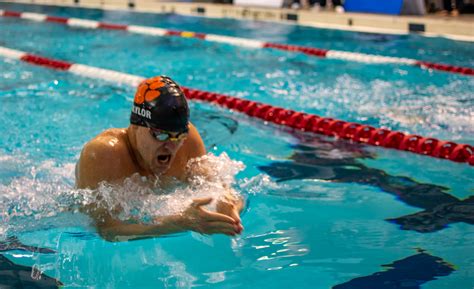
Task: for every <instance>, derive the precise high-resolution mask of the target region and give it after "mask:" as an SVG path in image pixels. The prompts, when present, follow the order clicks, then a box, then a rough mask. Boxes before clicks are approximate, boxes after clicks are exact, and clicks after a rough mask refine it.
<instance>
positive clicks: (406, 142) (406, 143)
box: [182, 87, 474, 166]
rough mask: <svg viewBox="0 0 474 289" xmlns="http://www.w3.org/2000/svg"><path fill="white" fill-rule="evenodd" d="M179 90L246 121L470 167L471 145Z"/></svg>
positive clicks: (473, 156)
mask: <svg viewBox="0 0 474 289" xmlns="http://www.w3.org/2000/svg"><path fill="white" fill-rule="evenodd" d="M182 89H183V91H184V93H185V94H186V97H188V98H189V99H194V100H201V101H206V102H210V103H214V104H217V105H219V106H223V107H226V108H228V109H231V110H235V111H239V112H242V113H245V114H246V115H248V116H250V117H255V118H260V119H262V120H265V121H268V122H272V123H275V124H278V125H284V126H287V127H290V128H293V129H296V130H301V131H304V132H312V133H317V134H323V135H327V136H333V137H339V138H342V139H348V140H352V141H354V142H358V143H364V144H368V145H373V146H381V147H385V148H392V149H397V150H402V151H409V152H413V153H417V154H422V155H427V156H432V157H436V158H442V159H448V160H451V161H454V162H461V163H463V162H467V163H469V164H470V165H471V166H472V165H474V147H473V146H471V145H467V144H457V143H454V142H450V141H440V140H437V139H435V138H427V137H422V136H419V135H412V134H404V133H402V132H399V131H391V130H388V129H382V128H375V127H372V126H369V125H364V124H360V123H356V122H346V121H343V120H337V119H333V118H327V117H321V116H318V115H313V114H307V113H303V112H297V111H294V110H289V109H286V108H282V107H276V106H272V105H269V104H265V103H261V102H256V101H251V100H245V99H240V98H236V97H232V96H227V95H224V94H219V93H212V92H206V91H200V90H196V89H191V88H186V87H182Z"/></svg>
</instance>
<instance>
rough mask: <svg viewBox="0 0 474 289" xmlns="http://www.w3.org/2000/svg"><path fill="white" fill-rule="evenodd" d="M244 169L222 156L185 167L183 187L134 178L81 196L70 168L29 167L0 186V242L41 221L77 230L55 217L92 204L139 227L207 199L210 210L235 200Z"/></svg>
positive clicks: (70, 165)
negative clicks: (226, 199) (222, 200)
mask: <svg viewBox="0 0 474 289" xmlns="http://www.w3.org/2000/svg"><path fill="white" fill-rule="evenodd" d="M244 168H245V166H244V164H243V163H242V162H238V161H234V160H232V159H230V158H229V156H228V155H227V154H226V153H222V154H221V155H219V156H215V155H213V154H207V155H205V156H203V157H201V158H197V159H194V160H192V161H190V162H189V164H188V166H187V172H188V175H189V182H186V183H185V182H181V181H178V180H171V181H166V182H165V181H163V180H156V179H151V178H145V177H142V176H140V175H138V174H136V175H133V176H131V177H130V178H127V179H125V180H124V182H123V184H120V185H112V184H107V183H101V184H100V186H99V188H98V189H97V190H87V189H76V188H74V170H75V169H74V164H73V163H67V164H64V165H62V166H61V165H58V164H56V163H55V162H53V161H45V162H43V163H41V164H40V165H39V166H33V167H31V168H30V169H29V172H28V173H26V176H25V175H24V176H22V177H17V178H14V179H13V180H12V181H11V182H10V183H9V184H6V185H4V184H0V192H1V194H0V219H1V220H2V222H1V225H0V237H2V235H4V236H6V235H7V234H12V233H18V232H20V231H25V230H35V229H38V228H39V227H41V226H44V222H43V223H42V222H41V221H43V220H44V219H53V220H56V219H58V220H60V223H59V224H55V225H57V226H67V225H71V226H77V223H76V220H75V219H76V218H75V217H73V218H72V219H71V218H61V217H60V215H61V214H70V213H71V212H73V213H78V212H79V211H81V208H83V207H86V206H88V205H91V204H94V203H96V204H97V203H99V204H100V205H101V207H104V208H107V209H108V211H109V212H110V214H111V215H112V216H115V217H117V218H119V219H121V220H128V221H130V220H135V221H140V222H153V219H154V218H155V217H158V216H165V215H174V214H179V213H180V212H182V211H184V210H185V209H186V208H187V207H188V206H189V205H190V204H191V202H192V200H193V199H196V198H204V197H212V198H213V202H212V203H211V204H210V205H209V206H208V209H211V210H214V209H215V203H216V200H218V199H220V198H221V197H223V196H224V194H226V193H228V192H229V191H232V192H234V193H235V194H238V193H237V191H235V190H233V189H231V188H232V187H233V186H235V187H237V189H238V190H239V185H236V184H235V179H236V175H237V174H238V173H239V172H240V171H242V170H243V169H244ZM256 185H259V184H256ZM74 215H83V214H74ZM78 218H79V217H78ZM32 220H34V222H32ZM41 223H42V225H40V224H41ZM81 223H83V222H81ZM48 226H51V222H48Z"/></svg>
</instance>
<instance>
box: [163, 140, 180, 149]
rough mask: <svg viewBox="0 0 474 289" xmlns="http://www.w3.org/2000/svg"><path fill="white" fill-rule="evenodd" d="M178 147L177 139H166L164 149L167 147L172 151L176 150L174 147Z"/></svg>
mask: <svg viewBox="0 0 474 289" xmlns="http://www.w3.org/2000/svg"><path fill="white" fill-rule="evenodd" d="M177 147H178V142H177V141H171V140H167V141H166V142H165V148H166V149H169V150H171V151H174V150H176V148H177Z"/></svg>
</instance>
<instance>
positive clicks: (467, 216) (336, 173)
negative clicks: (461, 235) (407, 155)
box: [259, 136, 474, 233]
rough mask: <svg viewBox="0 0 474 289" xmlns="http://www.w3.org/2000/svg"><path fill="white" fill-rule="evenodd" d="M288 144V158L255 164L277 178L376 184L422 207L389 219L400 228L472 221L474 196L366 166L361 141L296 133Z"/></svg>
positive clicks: (423, 230) (425, 230) (433, 228)
mask: <svg viewBox="0 0 474 289" xmlns="http://www.w3.org/2000/svg"><path fill="white" fill-rule="evenodd" d="M292 148H293V150H294V152H293V154H292V155H291V156H290V158H289V161H278V162H272V163H270V165H267V166H260V167H259V168H260V169H261V170H262V171H264V172H265V173H267V174H269V175H270V176H272V177H273V178H276V179H277V182H285V181H289V180H295V179H313V180H324V181H330V182H337V183H357V184H364V185H372V186H375V187H378V188H380V189H381V190H382V191H384V192H387V193H389V194H392V195H395V196H396V197H397V198H398V199H399V200H400V201H402V202H404V203H406V204H407V205H410V206H414V207H418V208H422V209H424V211H422V212H419V213H416V214H412V215H409V216H403V217H399V218H394V219H391V220H390V221H392V222H394V223H396V224H399V225H401V229H404V230H414V231H417V232H420V233H428V232H434V231H438V230H441V229H443V228H445V227H446V226H447V225H449V224H451V223H456V222H465V223H468V224H474V196H472V197H469V198H467V199H465V200H459V199H458V198H457V197H455V196H453V195H450V194H449V193H448V192H449V188H446V187H442V186H438V185H434V184H428V183H419V182H417V181H415V180H413V179H411V178H409V177H405V176H392V175H389V174H387V173H386V172H385V171H383V170H379V169H375V168H370V167H367V166H366V165H364V164H363V163H361V162H360V161H358V159H359V158H373V156H372V155H371V154H369V153H368V152H365V151H364V149H363V146H361V145H358V144H351V143H348V142H346V141H341V140H328V139H325V138H323V137H319V136H312V137H311V139H304V138H303V137H300V143H299V144H296V145H292Z"/></svg>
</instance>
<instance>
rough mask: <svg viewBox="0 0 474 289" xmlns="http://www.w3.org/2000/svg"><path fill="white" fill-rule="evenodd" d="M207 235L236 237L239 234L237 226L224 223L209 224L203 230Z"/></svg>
mask: <svg viewBox="0 0 474 289" xmlns="http://www.w3.org/2000/svg"><path fill="white" fill-rule="evenodd" d="M203 233H205V234H225V235H229V236H235V235H237V234H239V232H238V227H237V225H231V224H229V223H223V222H208V223H206V225H205V227H204V228H203Z"/></svg>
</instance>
